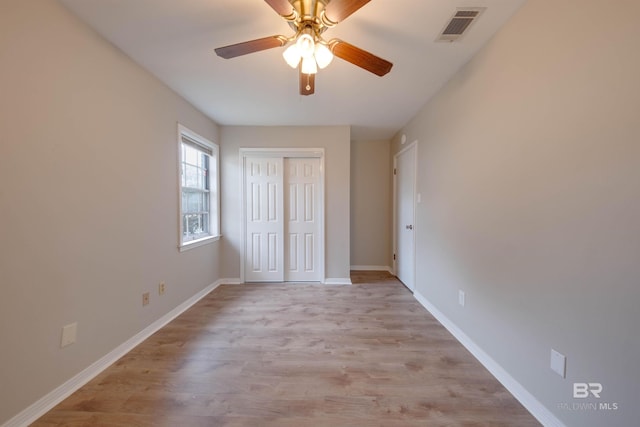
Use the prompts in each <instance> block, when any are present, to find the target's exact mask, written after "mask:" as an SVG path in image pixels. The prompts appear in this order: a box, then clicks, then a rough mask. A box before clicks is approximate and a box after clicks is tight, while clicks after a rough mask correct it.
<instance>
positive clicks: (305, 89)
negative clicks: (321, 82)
mask: <svg viewBox="0 0 640 427" xmlns="http://www.w3.org/2000/svg"><path fill="white" fill-rule="evenodd" d="M315 91H316V75H315V74H304V73H303V72H302V68H300V95H305V96H308V95H313V94H314V92H315Z"/></svg>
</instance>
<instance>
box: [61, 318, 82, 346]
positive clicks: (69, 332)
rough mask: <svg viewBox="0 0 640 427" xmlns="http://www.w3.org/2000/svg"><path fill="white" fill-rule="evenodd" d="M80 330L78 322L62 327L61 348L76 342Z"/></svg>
mask: <svg viewBox="0 0 640 427" xmlns="http://www.w3.org/2000/svg"><path fill="white" fill-rule="evenodd" d="M77 331H78V323H71V324H70V325H67V326H65V327H63V328H62V337H61V338H60V348H62V347H66V346H68V345H71V344H73V343H74V342H76V334H77Z"/></svg>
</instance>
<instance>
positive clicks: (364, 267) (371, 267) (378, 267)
mask: <svg viewBox="0 0 640 427" xmlns="http://www.w3.org/2000/svg"><path fill="white" fill-rule="evenodd" d="M351 270H353V271H388V272H389V273H391V274H393V270H392V269H391V267H389V266H388V265H352V266H351Z"/></svg>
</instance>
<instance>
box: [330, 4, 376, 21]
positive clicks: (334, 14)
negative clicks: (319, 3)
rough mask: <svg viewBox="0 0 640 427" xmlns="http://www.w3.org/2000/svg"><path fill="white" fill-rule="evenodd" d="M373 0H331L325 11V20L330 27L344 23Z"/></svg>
mask: <svg viewBox="0 0 640 427" xmlns="http://www.w3.org/2000/svg"><path fill="white" fill-rule="evenodd" d="M370 1H371V0H331V1H330V2H329V4H327V7H326V8H325V9H324V18H326V20H328V21H329V22H325V23H327V24H329V26H333V25H336V24H337V23H338V22H341V21H344V20H345V19H347V18H348V17H349V16H351V14H353V13H354V12H356V11H357V10H358V9H360V8H361V7H362V6H364V5H365V4H367V3H369V2H370Z"/></svg>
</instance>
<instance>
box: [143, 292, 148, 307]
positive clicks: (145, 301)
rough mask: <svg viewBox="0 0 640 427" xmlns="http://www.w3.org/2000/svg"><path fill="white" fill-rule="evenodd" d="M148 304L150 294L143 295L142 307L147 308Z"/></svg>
mask: <svg viewBox="0 0 640 427" xmlns="http://www.w3.org/2000/svg"><path fill="white" fill-rule="evenodd" d="M147 304H149V292H145V293H144V294H142V305H143V306H145V305H147Z"/></svg>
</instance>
